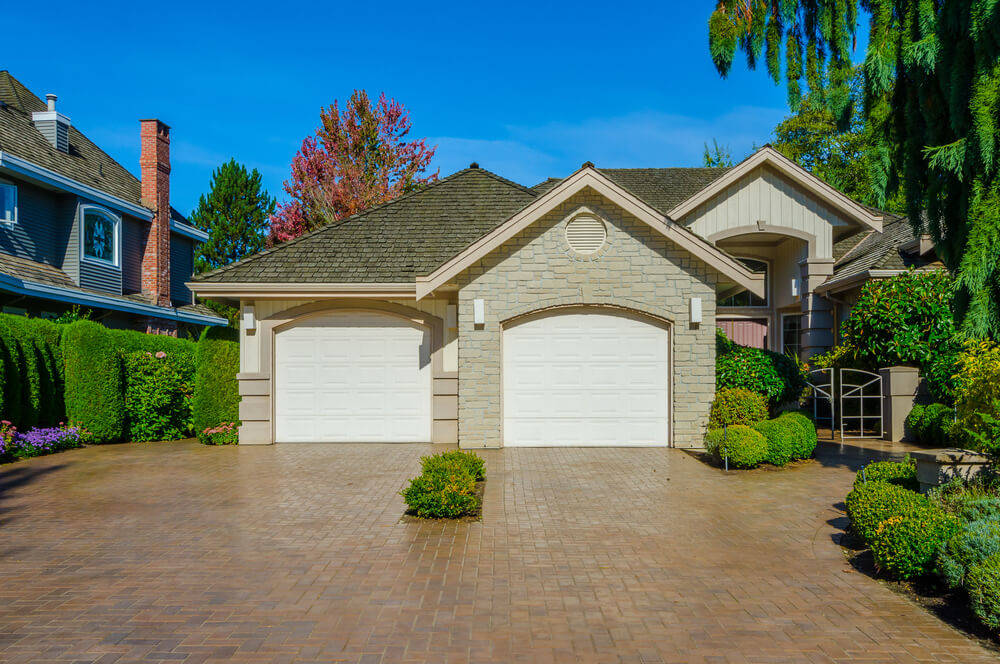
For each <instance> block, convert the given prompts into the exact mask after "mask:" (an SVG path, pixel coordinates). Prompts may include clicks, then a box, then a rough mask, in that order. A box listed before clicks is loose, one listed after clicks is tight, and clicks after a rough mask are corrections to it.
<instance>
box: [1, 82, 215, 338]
mask: <svg viewBox="0 0 1000 664" xmlns="http://www.w3.org/2000/svg"><path fill="white" fill-rule="evenodd" d="M56 102H57V99H56V96H55V95H51V94H50V95H46V100H45V101H43V100H42V99H40V98H39V97H38V96H36V95H35V94H33V93H32V92H31V91H30V90H28V89H27V88H26V87H25V86H24V85H23V84H21V82H20V81H18V80H17V79H16V78H14V77H13V76H11V75H10V73H9V72H7V71H0V309H2V311H4V312H6V313H15V314H27V315H31V316H43V317H56V316H58V315H59V314H60V313H62V312H63V311H65V310H67V309H68V308H70V307H73V306H74V305H76V306H82V307H85V308H87V309H89V310H91V312H92V315H93V318H94V319H96V320H98V321H100V322H102V323H104V324H105V325H108V326H110V327H121V328H130V329H137V330H143V331H146V332H155V333H162V334H176V333H177V330H178V329H183V328H190V327H194V326H202V325H225V324H226V320H225V319H224V318H221V317H219V316H218V315H216V314H215V313H214V312H212V311H211V310H210V309H208V308H207V307H205V306H203V305H200V304H197V303H195V301H194V297H193V295H192V293H191V291H190V290H189V289H188V288H187V286H186V285H185V283H186V282H187V281H189V280H190V277H191V273H192V269H193V255H194V250H195V248H196V247H197V246H198V244H199V243H201V242H204V241H205V240H206V239H207V237H208V236H207V235H206V233H205V232H204V231H202V230H201V229H198V228H195V227H193V226H191V225H189V224H188V223H187V220H186V219H185V218H184V216H183V215H181V214H180V213H179V212H177V210H175V209H173V208H172V207H171V206H170V129H169V127H167V126H166V125H165V124H164V123H162V122H160V121H159V120H141V121H140V132H139V135H138V136H137V137H136V138H137V140H139V141H140V142H141V148H142V150H141V157H140V164H139V165H140V168H139V170H140V177H138V178H137V177H136V176H134V175H132V173H130V172H129V171H128V170H127V169H125V168H124V167H123V166H122V165H121V164H119V163H118V162H116V161H115V160H114V159H112V158H111V157H110V156H108V154H107V153H105V152H104V151H103V150H101V149H100V148H99V147H98V146H97V145H95V144H94V143H92V142H91V141H90V140H89V139H87V137H86V136H84V135H83V134H82V133H81V132H80V131H79V130H78V129H77V128H76V127H74V126H73V125H72V123H71V121H70V118H69V117H68V116H66V115H65V114H64V113H63V112H62V110H61V109H57V107H56Z"/></svg>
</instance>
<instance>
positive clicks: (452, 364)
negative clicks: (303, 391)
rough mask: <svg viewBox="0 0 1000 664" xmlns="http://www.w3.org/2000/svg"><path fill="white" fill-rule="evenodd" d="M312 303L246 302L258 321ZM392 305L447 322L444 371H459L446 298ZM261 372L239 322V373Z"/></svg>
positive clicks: (253, 341)
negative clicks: (251, 306) (448, 322)
mask: <svg viewBox="0 0 1000 664" xmlns="http://www.w3.org/2000/svg"><path fill="white" fill-rule="evenodd" d="M312 301H313V300H256V301H251V302H243V304H250V305H253V306H254V316H255V317H256V318H257V320H264V319H265V318H268V317H270V316H273V315H274V314H276V313H279V312H281V311H284V310H286V309H291V308H292V307H298V306H301V305H303V304H309V303H310V302H312ZM387 302H391V303H392V304H399V305H402V306H406V307H410V308H412V309H417V310H419V311H423V312H425V313H429V314H433V315H434V316H437V317H438V318H440V319H441V320H443V321H445V329H444V348H443V349H442V350H443V355H442V361H443V365H444V366H443V369H444V371H446V372H454V371H458V329H457V328H449V327H448V325H447V320H448V317H447V309H448V301H447V300H446V299H443V298H435V299H430V298H425V299H423V300H419V301H414V300H387ZM364 306H365V301H364V300H361V299H359V300H358V308H359V309H363V308H364ZM260 369H261V357H260V344H259V339H258V338H257V336H256V335H255V334H249V335H248V334H247V333H246V330H244V329H243V321H242V320H241V321H240V371H241V372H243V373H257V372H258V371H260Z"/></svg>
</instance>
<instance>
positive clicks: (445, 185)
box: [193, 168, 535, 284]
mask: <svg viewBox="0 0 1000 664" xmlns="http://www.w3.org/2000/svg"><path fill="white" fill-rule="evenodd" d="M534 199H535V194H534V192H532V191H531V190H530V189H528V188H527V187H523V186H521V185H519V184H516V183H514V182H511V181H510V180H506V179H504V178H502V177H500V176H499V175H495V174H493V173H490V172H489V171H487V170H484V169H481V168H467V169H465V170H462V171H458V172H457V173H455V174H453V175H450V176H448V177H446V178H443V179H441V180H438V181H437V182H434V183H431V184H428V185H426V186H424V187H422V188H421V189H418V190H417V191H415V192H412V193H410V194H406V195H403V196H401V197H399V198H396V199H393V200H392V201H389V202H388V203H384V204H382V205H380V206H377V207H375V208H372V209H370V210H366V211H365V212H362V213H360V214H356V215H354V216H352V217H348V218H347V219H343V220H341V221H337V222H334V223H331V224H328V225H326V226H323V227H322V228H319V229H317V230H315V231H313V232H311V233H308V234H306V235H303V236H301V237H299V238H296V239H294V240H291V241H290V242H286V243H284V244H281V245H278V246H277V247H274V248H273V249H268V250H266V251H264V252H263V253H260V254H256V255H254V256H251V257H249V258H246V259H244V260H242V261H239V262H237V263H233V264H231V265H228V266H226V267H223V268H221V269H219V270H215V271H213V272H208V273H205V274H202V275H199V276H198V277H195V279H194V282H193V283H200V282H240V283H243V282H281V283H301V282H306V283H372V282H377V283H387V284H390V283H399V282H411V283H412V282H413V280H414V279H415V278H416V277H417V276H418V275H423V274H427V273H429V272H431V271H433V270H434V269H436V268H437V267H438V266H440V265H441V264H442V263H444V262H445V261H447V260H448V259H449V258H451V257H452V256H454V255H455V254H457V253H459V252H460V251H462V250H463V249H464V248H466V247H467V246H469V245H470V244H471V243H473V242H474V241H476V240H478V239H479V238H480V237H482V236H483V235H485V234H486V233H488V232H489V231H491V230H493V228H495V227H496V226H498V225H499V224H501V223H502V222H503V221H504V220H505V219H507V218H508V217H510V215H512V214H513V213H515V212H517V211H518V210H520V209H521V208H523V207H524V206H525V205H527V204H528V203H529V202H531V201H533V200H534Z"/></svg>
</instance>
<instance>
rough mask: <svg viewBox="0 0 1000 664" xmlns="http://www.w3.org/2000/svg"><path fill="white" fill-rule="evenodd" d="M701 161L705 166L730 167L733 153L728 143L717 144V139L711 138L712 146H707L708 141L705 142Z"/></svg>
mask: <svg viewBox="0 0 1000 664" xmlns="http://www.w3.org/2000/svg"><path fill="white" fill-rule="evenodd" d="M702 163H703V164H704V166H705V168H732V167H733V153H732V151H731V150H730V149H729V146H728V145H719V141H717V140H715V139H714V138H713V139H712V147H708V143H705V154H704V156H702Z"/></svg>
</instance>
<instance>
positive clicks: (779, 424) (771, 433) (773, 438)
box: [753, 419, 802, 466]
mask: <svg viewBox="0 0 1000 664" xmlns="http://www.w3.org/2000/svg"><path fill="white" fill-rule="evenodd" d="M753 428H754V429H755V430H757V431H759V432H760V433H761V434H762V435H763V436H764V438H766V439H767V456H766V457H765V458H764V461H767V462H768V463H770V464H773V465H775V466H784V465H785V464H787V463H788V462H789V461H791V460H792V459H794V458H795V454H796V452H797V451H798V449H799V437H800V436H801V435H802V433H801V431H800V430H799V428H798V427H797V426H795V425H794V424H792V423H791V422H789V421H788V420H781V419H777V420H764V421H763V422H757V423H756V424H754V425H753Z"/></svg>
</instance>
